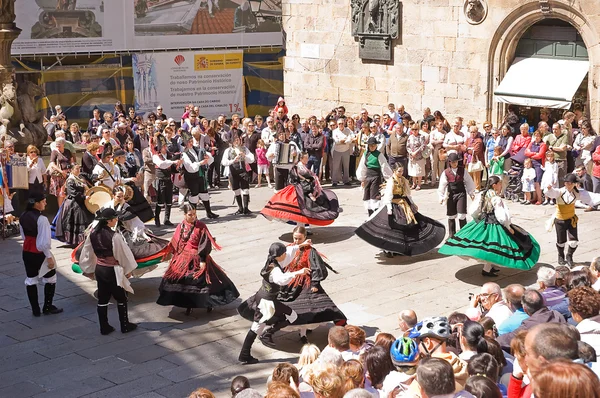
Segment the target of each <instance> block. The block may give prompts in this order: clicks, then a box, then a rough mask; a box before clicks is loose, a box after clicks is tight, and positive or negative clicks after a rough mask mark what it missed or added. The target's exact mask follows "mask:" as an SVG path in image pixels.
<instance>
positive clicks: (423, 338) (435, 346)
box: [409, 317, 468, 390]
mask: <svg viewBox="0 0 600 398" xmlns="http://www.w3.org/2000/svg"><path fill="white" fill-rule="evenodd" d="M450 333H451V331H450V324H449V323H448V319H447V318H446V317H431V318H425V319H423V320H422V321H421V322H419V323H418V324H417V325H416V326H415V327H414V328H413V329H412V330H411V331H410V334H409V337H410V338H412V339H416V340H417V342H418V343H419V351H420V352H421V354H422V355H424V356H432V357H435V358H440V359H443V360H445V361H446V362H448V363H449V364H450V365H451V368H452V371H453V372H454V380H455V381H456V385H457V387H459V388H457V390H460V389H462V387H463V386H464V384H465V382H466V381H467V376H468V374H467V364H466V362H465V361H463V360H462V359H460V358H459V357H458V356H456V354H454V353H452V352H448V350H447V347H446V342H447V340H448V337H450Z"/></svg>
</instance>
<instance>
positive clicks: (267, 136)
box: [260, 127, 276, 146]
mask: <svg viewBox="0 0 600 398" xmlns="http://www.w3.org/2000/svg"><path fill="white" fill-rule="evenodd" d="M275 133H276V132H275V131H274V130H271V128H269V127H265V128H264V129H262V131H261V132H260V139H261V140H263V141H264V143H265V145H266V146H269V145H270V144H272V143H273V142H274V141H275Z"/></svg>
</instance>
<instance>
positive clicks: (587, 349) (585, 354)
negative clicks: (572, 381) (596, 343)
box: [577, 340, 598, 363]
mask: <svg viewBox="0 0 600 398" xmlns="http://www.w3.org/2000/svg"><path fill="white" fill-rule="evenodd" d="M577 352H578V353H579V359H580V360H581V361H582V362H583V363H589V362H598V355H597V354H596V350H595V349H594V347H592V346H591V345H589V344H588V343H585V342H583V341H581V340H580V341H578V342H577Z"/></svg>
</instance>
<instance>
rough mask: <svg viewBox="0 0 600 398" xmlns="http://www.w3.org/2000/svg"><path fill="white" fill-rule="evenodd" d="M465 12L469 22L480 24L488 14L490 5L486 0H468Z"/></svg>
mask: <svg viewBox="0 0 600 398" xmlns="http://www.w3.org/2000/svg"><path fill="white" fill-rule="evenodd" d="M464 12H465V17H466V18H467V22H469V23H470V24H471V25H479V24H480V23H482V22H483V21H484V20H485V17H486V16H487V12H488V6H487V3H486V1H485V0H466V1H465V5H464Z"/></svg>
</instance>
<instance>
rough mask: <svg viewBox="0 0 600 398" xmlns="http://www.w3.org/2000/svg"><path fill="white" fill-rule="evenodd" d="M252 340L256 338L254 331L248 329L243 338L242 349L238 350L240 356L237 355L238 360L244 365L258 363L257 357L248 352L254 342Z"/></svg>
mask: <svg viewBox="0 0 600 398" xmlns="http://www.w3.org/2000/svg"><path fill="white" fill-rule="evenodd" d="M254 340H256V332H253V331H252V330H248V334H247V335H246V338H245V339H244V345H242V350H241V351H240V356H239V357H238V361H240V362H241V363H243V364H244V365H251V364H253V363H258V359H256V358H254V357H253V356H252V354H250V350H251V349H252V344H254Z"/></svg>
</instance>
